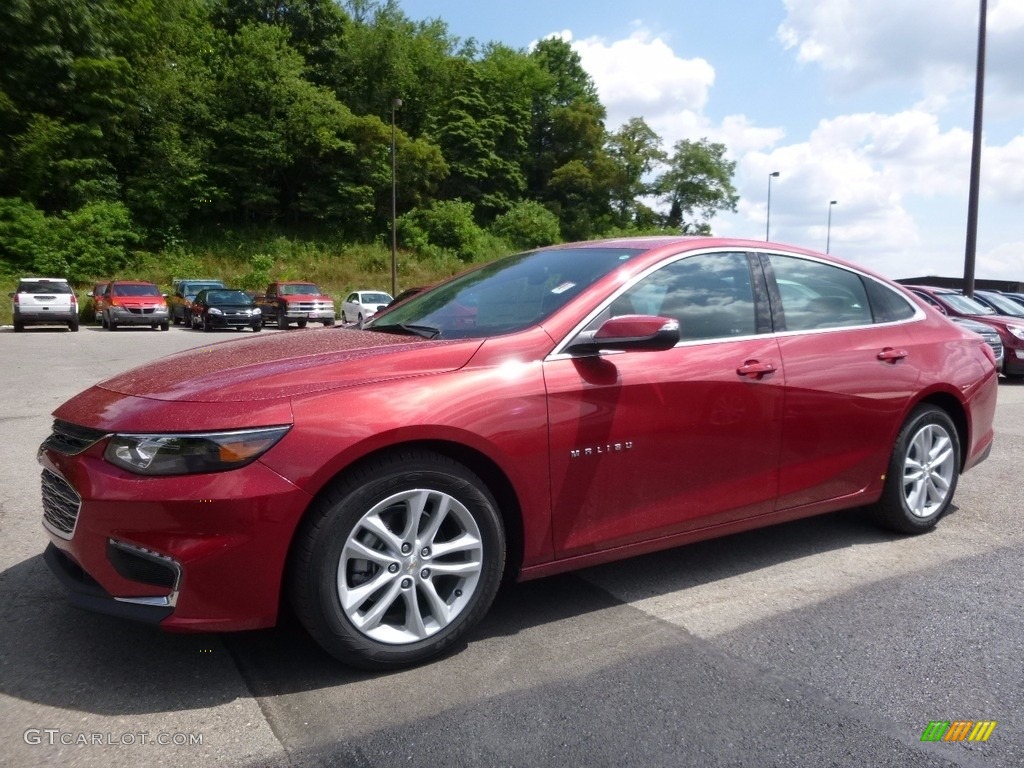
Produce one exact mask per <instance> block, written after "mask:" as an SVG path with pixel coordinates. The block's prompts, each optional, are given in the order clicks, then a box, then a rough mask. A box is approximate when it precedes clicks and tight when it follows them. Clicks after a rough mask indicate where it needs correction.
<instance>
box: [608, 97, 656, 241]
mask: <svg viewBox="0 0 1024 768" xmlns="http://www.w3.org/2000/svg"><path fill="white" fill-rule="evenodd" d="M607 149H608V154H609V155H610V156H611V158H612V160H613V161H614V162H615V166H616V177H615V184H614V186H613V188H612V190H611V192H612V208H613V209H614V211H615V217H616V224H617V225H618V226H620V227H629V226H637V225H638V226H650V224H651V221H650V219H651V216H650V212H651V211H650V208H648V207H647V206H646V205H644V204H643V202H642V201H641V199H640V198H642V197H645V196H648V195H651V194H652V193H653V192H654V184H653V182H652V181H650V180H649V178H650V176H651V174H652V173H653V172H654V169H655V168H656V167H657V166H658V165H659V164H661V163H663V162H665V160H666V159H667V157H668V156H667V155H666V154H665V152H664V151H663V150H662V149H661V137H660V136H658V134H657V133H655V132H654V131H653V130H652V129H651V127H650V126H648V125H647V123H646V122H644V120H643V118H640V117H634V118H632V119H630V120H629V121H628V122H627V123H626V124H625V125H623V126H622V127H621V128H620V129H619V130H618V131H616V132H615V133H613V134H612V135H611V136H610V137H609V138H608V146H607Z"/></svg>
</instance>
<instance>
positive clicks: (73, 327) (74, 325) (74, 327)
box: [68, 320, 78, 333]
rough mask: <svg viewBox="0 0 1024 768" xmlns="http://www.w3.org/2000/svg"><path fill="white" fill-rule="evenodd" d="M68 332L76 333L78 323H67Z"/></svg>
mask: <svg viewBox="0 0 1024 768" xmlns="http://www.w3.org/2000/svg"><path fill="white" fill-rule="evenodd" d="M68 330H69V331H71V332H72V333H78V321H77V320H72V321H71V322H70V323H68Z"/></svg>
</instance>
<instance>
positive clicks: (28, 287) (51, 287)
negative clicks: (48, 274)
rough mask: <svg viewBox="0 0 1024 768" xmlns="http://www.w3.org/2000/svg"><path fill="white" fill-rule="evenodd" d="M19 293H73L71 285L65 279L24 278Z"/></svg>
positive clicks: (19, 286)
mask: <svg viewBox="0 0 1024 768" xmlns="http://www.w3.org/2000/svg"><path fill="white" fill-rule="evenodd" d="M18 293H31V294H41V293H71V286H70V285H68V284H67V283H66V282H64V281H63V280H60V281H57V280H22V281H21V282H20V283H19V284H18Z"/></svg>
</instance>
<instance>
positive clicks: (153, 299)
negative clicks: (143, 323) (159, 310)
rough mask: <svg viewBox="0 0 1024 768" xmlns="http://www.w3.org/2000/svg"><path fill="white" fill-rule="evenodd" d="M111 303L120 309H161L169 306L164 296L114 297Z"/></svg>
mask: <svg viewBox="0 0 1024 768" xmlns="http://www.w3.org/2000/svg"><path fill="white" fill-rule="evenodd" d="M110 303H111V304H116V305H117V306H119V307H160V306H164V305H166V304H167V302H166V301H164V298H163V296H114V297H113V298H112V299H111V300H110Z"/></svg>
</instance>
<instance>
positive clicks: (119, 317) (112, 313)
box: [108, 307, 170, 325]
mask: <svg viewBox="0 0 1024 768" xmlns="http://www.w3.org/2000/svg"><path fill="white" fill-rule="evenodd" d="M108 312H109V317H110V319H111V320H113V321H114V322H115V323H117V324H118V325H159V324H161V323H166V322H168V320H169V319H170V313H169V312H168V311H167V308H166V307H159V308H157V309H153V310H150V309H125V308H123V307H111V308H110V309H109V310H108Z"/></svg>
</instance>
